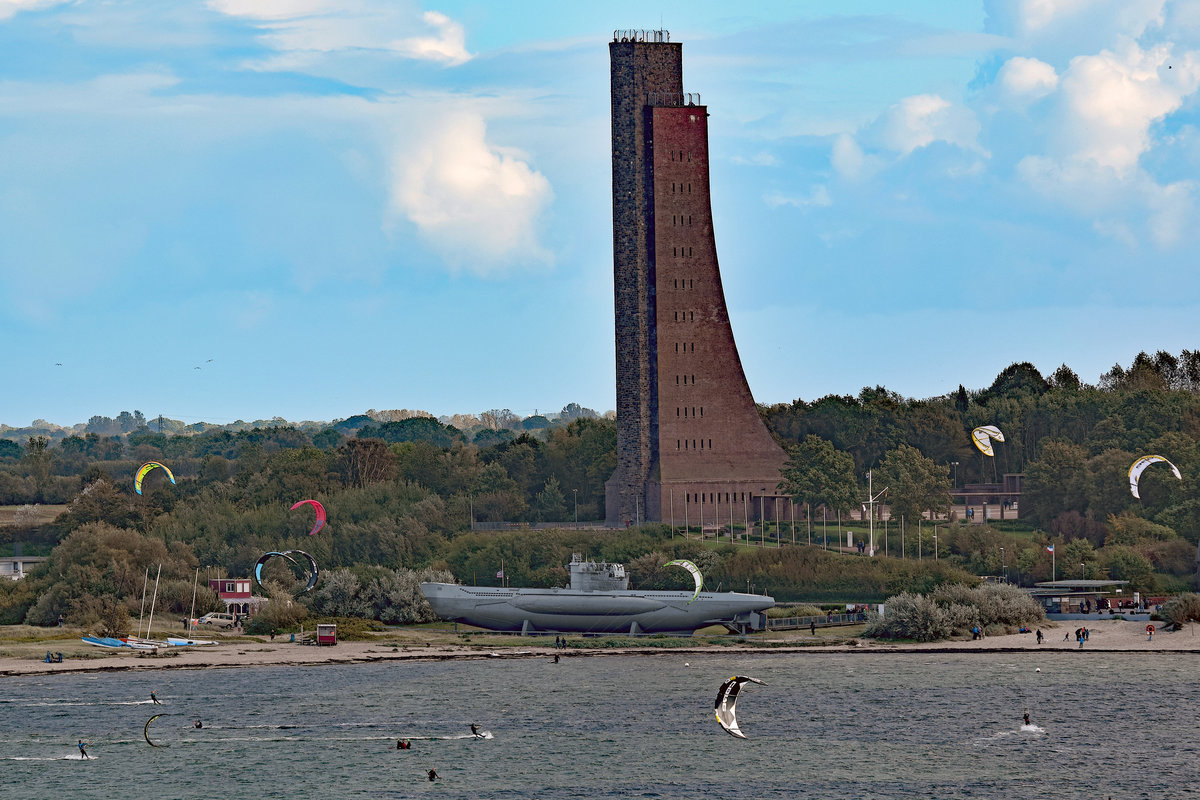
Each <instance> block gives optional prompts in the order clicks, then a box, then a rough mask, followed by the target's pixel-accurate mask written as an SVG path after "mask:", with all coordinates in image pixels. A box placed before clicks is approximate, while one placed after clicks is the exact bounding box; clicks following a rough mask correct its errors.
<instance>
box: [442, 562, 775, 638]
mask: <svg viewBox="0 0 1200 800" xmlns="http://www.w3.org/2000/svg"><path fill="white" fill-rule="evenodd" d="M567 569H568V570H569V572H570V575H571V584H570V586H569V587H567V588H559V587H555V588H551V589H528V588H512V587H502V586H501V587H498V586H462V585H460V584H456V583H435V582H425V583H422V584H421V593H422V594H424V595H425V599H426V600H428V601H429V605H430V606H431V607H432V608H433V612H434V613H435V614H437V615H438V616H439V617H441V618H442V619H444V620H447V621H449V622H463V623H466V624H468V625H474V626H476V627H479V628H487V629H489V630H493V631H520V632H521V633H523V634H532V633H537V632H547V633H593V634H601V633H609V634H611V633H626V634H629V635H637V634H640V633H669V634H675V635H682V636H691V635H692V634H693V633H694V632H695V631H697V630H699V629H700V628H707V627H709V626H711V625H722V626H724V627H725V628H726V629H728V630H729V631H731V632H733V633H749V632H752V631H759V630H764V629H765V628H766V624H767V616H766V613H765V612H766V610H767V609H769V608H771V607H772V606H774V605H775V599H774V598H773V597H768V596H766V595H759V594H744V593H742V592H705V591H701V592H699V593H698V594H696V593H694V592H690V591H639V590H636V589H630V588H629V577H628V576H627V575H626V574H625V567H624V565H622V564H614V563H609V562H605V561H593V560H591V559H587V558H584V557H583V556H581V555H579V554H578V553H576V554H574V555H573V556H572V557H571V563H570V564H568V565H567Z"/></svg>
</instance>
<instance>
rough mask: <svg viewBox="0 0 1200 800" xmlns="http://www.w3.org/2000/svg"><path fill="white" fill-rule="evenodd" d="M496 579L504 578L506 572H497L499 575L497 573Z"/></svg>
mask: <svg viewBox="0 0 1200 800" xmlns="http://www.w3.org/2000/svg"><path fill="white" fill-rule="evenodd" d="M496 577H497V578H503V577H504V570H500V571H499V572H497V573H496Z"/></svg>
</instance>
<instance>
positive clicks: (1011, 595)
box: [863, 583, 1046, 642]
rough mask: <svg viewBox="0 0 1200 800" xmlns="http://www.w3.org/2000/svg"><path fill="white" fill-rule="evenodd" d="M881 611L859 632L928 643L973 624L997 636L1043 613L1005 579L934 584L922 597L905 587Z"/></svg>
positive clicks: (1036, 620)
mask: <svg viewBox="0 0 1200 800" xmlns="http://www.w3.org/2000/svg"><path fill="white" fill-rule="evenodd" d="M885 610H886V612H885V613H886V616H885V617H883V618H879V617H875V618H874V619H873V620H872V622H871V623H870V624H869V625H868V626H867V629H866V630H865V631H864V632H863V636H865V637H868V638H875V639H915V640H916V641H918V642H933V641H938V640H940V639H949V638H950V637H952V636H955V635H961V634H965V633H967V632H968V631H969V630H970V629H971V628H973V627H974V626H976V625H978V626H979V627H981V628H983V629H984V631H985V632H986V633H987V634H989V635H998V634H999V633H1003V632H1005V631H1007V630H1008V629H1009V628H1015V627H1019V626H1022V625H1027V626H1032V625H1035V624H1037V623H1040V622H1043V621H1044V620H1045V619H1046V614H1045V612H1044V611H1043V610H1042V607H1041V606H1040V605H1038V604H1037V602H1036V601H1034V599H1033V598H1032V597H1030V596H1029V595H1028V594H1027V593H1025V592H1024V591H1022V590H1021V589H1019V588H1017V587H1015V586H1009V585H1007V584H991V583H989V584H983V585H982V586H965V585H962V584H952V585H947V586H939V587H938V588H937V589H935V590H934V591H933V592H931V593H930V594H929V595H928V596H925V595H918V594H910V593H908V592H905V593H903V594H899V595H896V596H895V597H892V598H889V599H888V601H887V604H886V606H885Z"/></svg>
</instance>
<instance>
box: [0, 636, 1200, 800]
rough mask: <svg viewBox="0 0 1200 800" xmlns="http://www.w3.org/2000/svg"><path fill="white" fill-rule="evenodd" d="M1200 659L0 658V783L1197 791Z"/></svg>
mask: <svg viewBox="0 0 1200 800" xmlns="http://www.w3.org/2000/svg"><path fill="white" fill-rule="evenodd" d="M1198 667H1200V655H1196V654H1191V653H1169V654H1157V653H1156V654H1104V653H1093V652H1084V653H1075V652H1066V653H1064V652H1059V653H1036V652H1034V653H1021V654H986V653H972V654H862V653H848V654H823V653H805V654H795V655H792V654H788V655H765V654H764V655H745V654H741V653H737V654H734V653H729V654H721V653H714V654H711V655H695V654H688V655H675V654H664V655H658V656H628V655H614V656H598V657H570V656H567V657H565V658H563V660H562V662H561V663H559V664H553V663H551V660H550V659H548V658H546V657H527V658H503V659H479V660H453V661H418V662H413V661H404V662H394V663H390V664H362V665H328V666H312V667H261V668H242V669H220V670H218V669H210V670H196V671H192V670H163V671H148V672H118V673H102V674H85V675H81V674H64V675H42V676H37V677H22V678H3V679H0V797H13V798H198V797H208V796H212V797H221V798H224V800H243V799H245V800H251V798H253V799H254V800H258V798H333V799H337V798H410V797H426V796H436V797H445V798H456V797H462V798H618V797H620V798H641V797H648V798H795V797H804V798H839V799H840V798H975V797H979V798H993V797H995V798H1048V799H1049V798H1054V800H1058V799H1059V798H1101V799H1102V800H1103V798H1108V797H1110V796H1111V797H1112V798H1120V799H1125V798H1150V799H1153V800H1162V799H1163V798H1193V797H1195V798H1200V758H1198V756H1200V750H1198V745H1197V740H1198V738H1200V729H1198V724H1197V723H1198V722H1200V669H1198ZM1038 668H1040V670H1041V671H1040V672H1037V671H1035V670H1037V669H1038ZM731 675H750V676H752V677H755V678H758V679H760V680H764V681H766V682H767V683H768V684H769V685H767V686H754V685H750V686H747V687H746V688H745V689H744V690H743V692H742V694H741V696H740V698H739V699H738V704H737V717H738V722H739V724H740V726H741V729H742V731H743V732H744V733H745V734H746V736H747V737H749V738H748V739H746V740H741V739H735V738H733V737H731V736H729V735H728V734H726V733H725V732H724V731H723V730H722V729H721V728H720V727H719V726H718V725H717V723H716V721H715V719H714V716H713V700H714V698H715V697H716V693H717V688H718V687H719V686H720V684H721V682H722V681H723V680H724V679H725V678H727V677H729V676H731ZM151 691H153V692H155V693H156V695H157V696H158V698H159V699H160V700H161V701H163V703H164V705H162V706H157V705H153V704H152V703H151V702H150V700H149V696H150V692H151ZM1025 711H1028V712H1029V713H1030V716H1031V722H1032V725H1031V726H1029V727H1025V726H1023V724H1022V713H1023V712H1025ZM156 713H163V716H162V717H160V718H158V719H157V720H155V721H154V722H153V723H152V724H151V725H150V728H149V731H148V733H149V737H150V741H152V742H154V744H157V745H160V746H159V747H152V746H150V744H148V743H147V741H146V738H145V736H144V728H145V723H146V721H147V720H148V719H149V718H150V717H151V716H152V715H154V714H156ZM195 720H202V721H203V727H202V728H199V729H198V728H195V727H194V724H193V723H194V721H195ZM471 723H475V724H477V725H478V726H479V727H480V729H481V730H482V731H484V732H485V735H484V737H483V738H476V737H474V736H472V735H471V733H470V727H469V726H470V725H471ZM80 738H82V739H84V740H86V741H87V742H89V743H90V746H89V748H88V752H89V754H90V755H91V756H93V760H91V761H84V760H81V759H80V758H79V752H78V748H77V747H76V741H77V740H78V739H80ZM400 738H404V739H409V740H411V741H412V748H411V749H410V750H397V749H396V741H397V739H400ZM430 769H436V771H437V773H438V775H439V776H440V778H439V779H438V780H436V781H433V782H431V781H429V780H428V778H427V773H428V771H429V770H430Z"/></svg>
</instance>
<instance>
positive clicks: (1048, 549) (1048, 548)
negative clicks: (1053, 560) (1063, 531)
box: [1046, 544, 1054, 553]
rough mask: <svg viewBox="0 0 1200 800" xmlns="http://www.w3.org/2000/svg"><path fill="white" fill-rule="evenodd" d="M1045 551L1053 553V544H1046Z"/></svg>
mask: <svg viewBox="0 0 1200 800" xmlns="http://www.w3.org/2000/svg"><path fill="white" fill-rule="evenodd" d="M1046 552H1047V553H1053V552H1054V545H1052V544H1048V545H1046Z"/></svg>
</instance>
